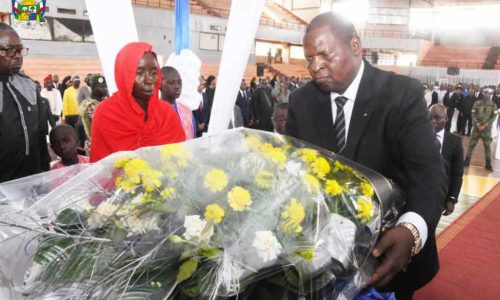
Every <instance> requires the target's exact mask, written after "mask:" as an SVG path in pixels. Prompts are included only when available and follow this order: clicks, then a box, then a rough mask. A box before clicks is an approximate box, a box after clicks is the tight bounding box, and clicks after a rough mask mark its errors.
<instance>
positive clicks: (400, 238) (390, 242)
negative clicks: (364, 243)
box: [367, 226, 414, 288]
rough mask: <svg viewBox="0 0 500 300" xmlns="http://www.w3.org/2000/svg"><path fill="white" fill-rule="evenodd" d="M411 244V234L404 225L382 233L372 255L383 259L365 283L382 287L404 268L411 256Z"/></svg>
mask: <svg viewBox="0 0 500 300" xmlns="http://www.w3.org/2000/svg"><path fill="white" fill-rule="evenodd" d="M413 244H414V240H413V235H412V234H411V232H410V230H409V229H408V228H406V227H403V226H396V227H394V228H391V229H389V230H388V231H387V232H385V233H383V234H382V238H381V239H380V240H379V241H378V243H377V244H376V245H375V248H374V249H373V251H372V255H373V256H374V257H376V258H379V257H382V256H383V261H382V264H381V265H380V266H379V267H378V268H377V269H376V270H375V273H373V275H372V276H371V277H370V280H369V281H368V283H367V285H373V286H375V287H377V288H380V287H383V286H385V285H387V284H388V283H389V281H391V279H392V278H393V277H394V276H395V275H396V274H397V273H399V272H400V271H403V270H405V269H406V265H407V264H408V262H409V261H410V258H411V249H412V247H413Z"/></svg>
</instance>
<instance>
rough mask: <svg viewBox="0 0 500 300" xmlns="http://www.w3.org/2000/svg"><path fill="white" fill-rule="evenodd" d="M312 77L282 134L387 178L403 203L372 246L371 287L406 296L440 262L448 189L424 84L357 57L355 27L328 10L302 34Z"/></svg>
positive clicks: (296, 97) (296, 95)
mask: <svg viewBox="0 0 500 300" xmlns="http://www.w3.org/2000/svg"><path fill="white" fill-rule="evenodd" d="M303 42H304V56H305V58H306V61H307V66H308V69H309V73H310V74H311V77H312V80H311V81H310V82H308V83H307V84H306V85H304V86H303V87H301V88H298V89H297V90H295V91H294V92H293V93H292V95H291V96H290V103H289V110H288V120H287V124H286V132H287V133H288V134H289V135H291V136H294V137H297V138H300V139H303V140H305V141H308V142H310V143H313V144H316V145H318V146H321V147H323V148H326V149H328V150H331V151H334V152H335V153H337V154H340V155H342V156H344V157H346V158H348V159H351V160H354V161H356V162H358V163H360V164H362V165H365V166H367V167H369V168H371V169H374V170H376V171H378V172H379V173H381V174H382V175H384V176H386V177H388V178H390V179H392V180H393V181H394V182H395V183H396V184H398V185H399V187H400V188H401V189H402V190H403V191H404V193H405V195H406V199H405V200H406V204H405V206H404V209H403V211H402V214H401V215H400V217H399V219H398V222H397V224H396V226H394V227H393V228H391V229H390V230H387V231H386V232H384V233H383V234H382V236H381V237H380V239H379V241H378V243H377V244H376V245H375V248H374V250H373V252H372V255H373V256H374V257H376V258H378V259H379V260H380V261H381V264H380V265H379V266H378V267H377V269H376V270H375V272H374V273H373V274H372V276H371V277H370V280H369V282H368V284H369V285H373V286H376V287H378V288H382V289H384V290H388V291H395V292H396V298H397V299H398V300H399V299H411V298H412V296H413V293H414V291H415V290H417V289H419V288H420V287H422V286H423V285H425V284H426V283H427V282H429V281H430V280H431V279H432V278H433V277H434V275H435V274H436V273H437V270H438V268H439V264H438V259H437V251H436V244H435V229H436V226H437V223H438V221H439V218H440V216H441V213H442V211H443V209H444V208H443V206H442V202H443V199H444V198H445V193H446V190H447V179H446V173H445V170H444V164H443V159H442V157H441V155H440V154H439V147H438V145H437V144H436V143H435V136H434V133H433V130H432V126H431V124H430V122H429V117H428V111H427V107H426V104H425V100H424V95H423V88H422V85H421V84H420V83H419V82H418V81H416V80H414V79H411V78H409V77H406V76H401V75H396V74H394V73H390V72H385V71H382V70H379V69H376V68H374V67H372V66H371V65H370V64H369V63H368V62H367V61H366V60H364V59H362V56H361V53H362V47H361V40H360V38H359V36H358V34H357V32H356V30H355V28H354V26H353V25H352V24H351V23H349V22H347V21H345V20H343V19H342V18H341V17H340V16H338V15H335V14H333V13H324V14H321V15H318V16H317V17H315V18H314V19H313V20H312V21H311V23H310V24H309V25H308V27H307V29H306V33H305V36H304V41H303Z"/></svg>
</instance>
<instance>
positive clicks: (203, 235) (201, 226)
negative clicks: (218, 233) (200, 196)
mask: <svg viewBox="0 0 500 300" xmlns="http://www.w3.org/2000/svg"><path fill="white" fill-rule="evenodd" d="M184 227H185V228H186V232H184V234H183V235H184V238H185V239H186V240H201V241H208V240H209V239H210V238H211V237H212V235H213V234H214V228H213V226H212V225H209V226H208V228H207V221H205V220H202V219H201V218H200V216H199V215H193V216H186V217H185V218H184Z"/></svg>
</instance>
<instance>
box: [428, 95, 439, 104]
mask: <svg viewBox="0 0 500 300" xmlns="http://www.w3.org/2000/svg"><path fill="white" fill-rule="evenodd" d="M437 103H438V93H437V92H436V91H433V92H432V101H431V105H429V107H431V106H433V105H434V104H437Z"/></svg>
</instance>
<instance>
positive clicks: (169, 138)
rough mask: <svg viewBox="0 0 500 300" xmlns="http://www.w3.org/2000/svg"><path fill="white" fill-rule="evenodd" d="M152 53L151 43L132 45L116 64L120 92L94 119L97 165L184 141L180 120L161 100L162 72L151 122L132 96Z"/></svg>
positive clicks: (150, 108) (151, 108) (93, 155)
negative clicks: (144, 59) (142, 64)
mask: <svg viewBox="0 0 500 300" xmlns="http://www.w3.org/2000/svg"><path fill="white" fill-rule="evenodd" d="M148 52H151V53H153V54H154V55H155V56H156V54H155V53H154V52H153V51H152V46H151V45H149V44H147V43H130V44H127V45H126V46H125V47H123V48H122V49H121V50H120V52H118V55H117V56H116V61H115V81H116V86H117V88H118V91H117V92H115V93H114V94H113V95H112V96H111V97H109V98H107V99H106V100H104V101H103V102H101V103H100V104H99V105H98V106H97V108H96V111H95V113H94V117H93V118H92V142H91V151H90V161H91V162H96V161H98V160H100V159H102V158H104V157H106V156H108V155H109V154H111V153H114V152H118V151H123V150H135V149H137V148H140V147H143V146H156V145H163V144H169V143H176V142H182V141H184V140H185V139H186V138H185V135H184V130H183V129H182V125H181V122H180V121H179V117H178V116H177V114H176V113H175V111H174V109H173V108H172V106H171V105H170V104H168V103H167V102H165V101H160V100H159V99H158V90H159V88H160V85H161V72H160V68H159V67H158V81H157V82H156V85H155V90H154V92H153V95H152V96H151V98H150V99H149V104H148V118H147V120H146V121H144V116H145V112H144V110H143V109H142V108H141V107H140V106H139V104H138V103H137V102H136V101H135V99H134V97H133V96H132V91H133V88H134V81H135V76H136V73H137V66H138V64H139V61H140V60H141V58H142V57H143V56H144V54H145V53H148Z"/></svg>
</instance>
